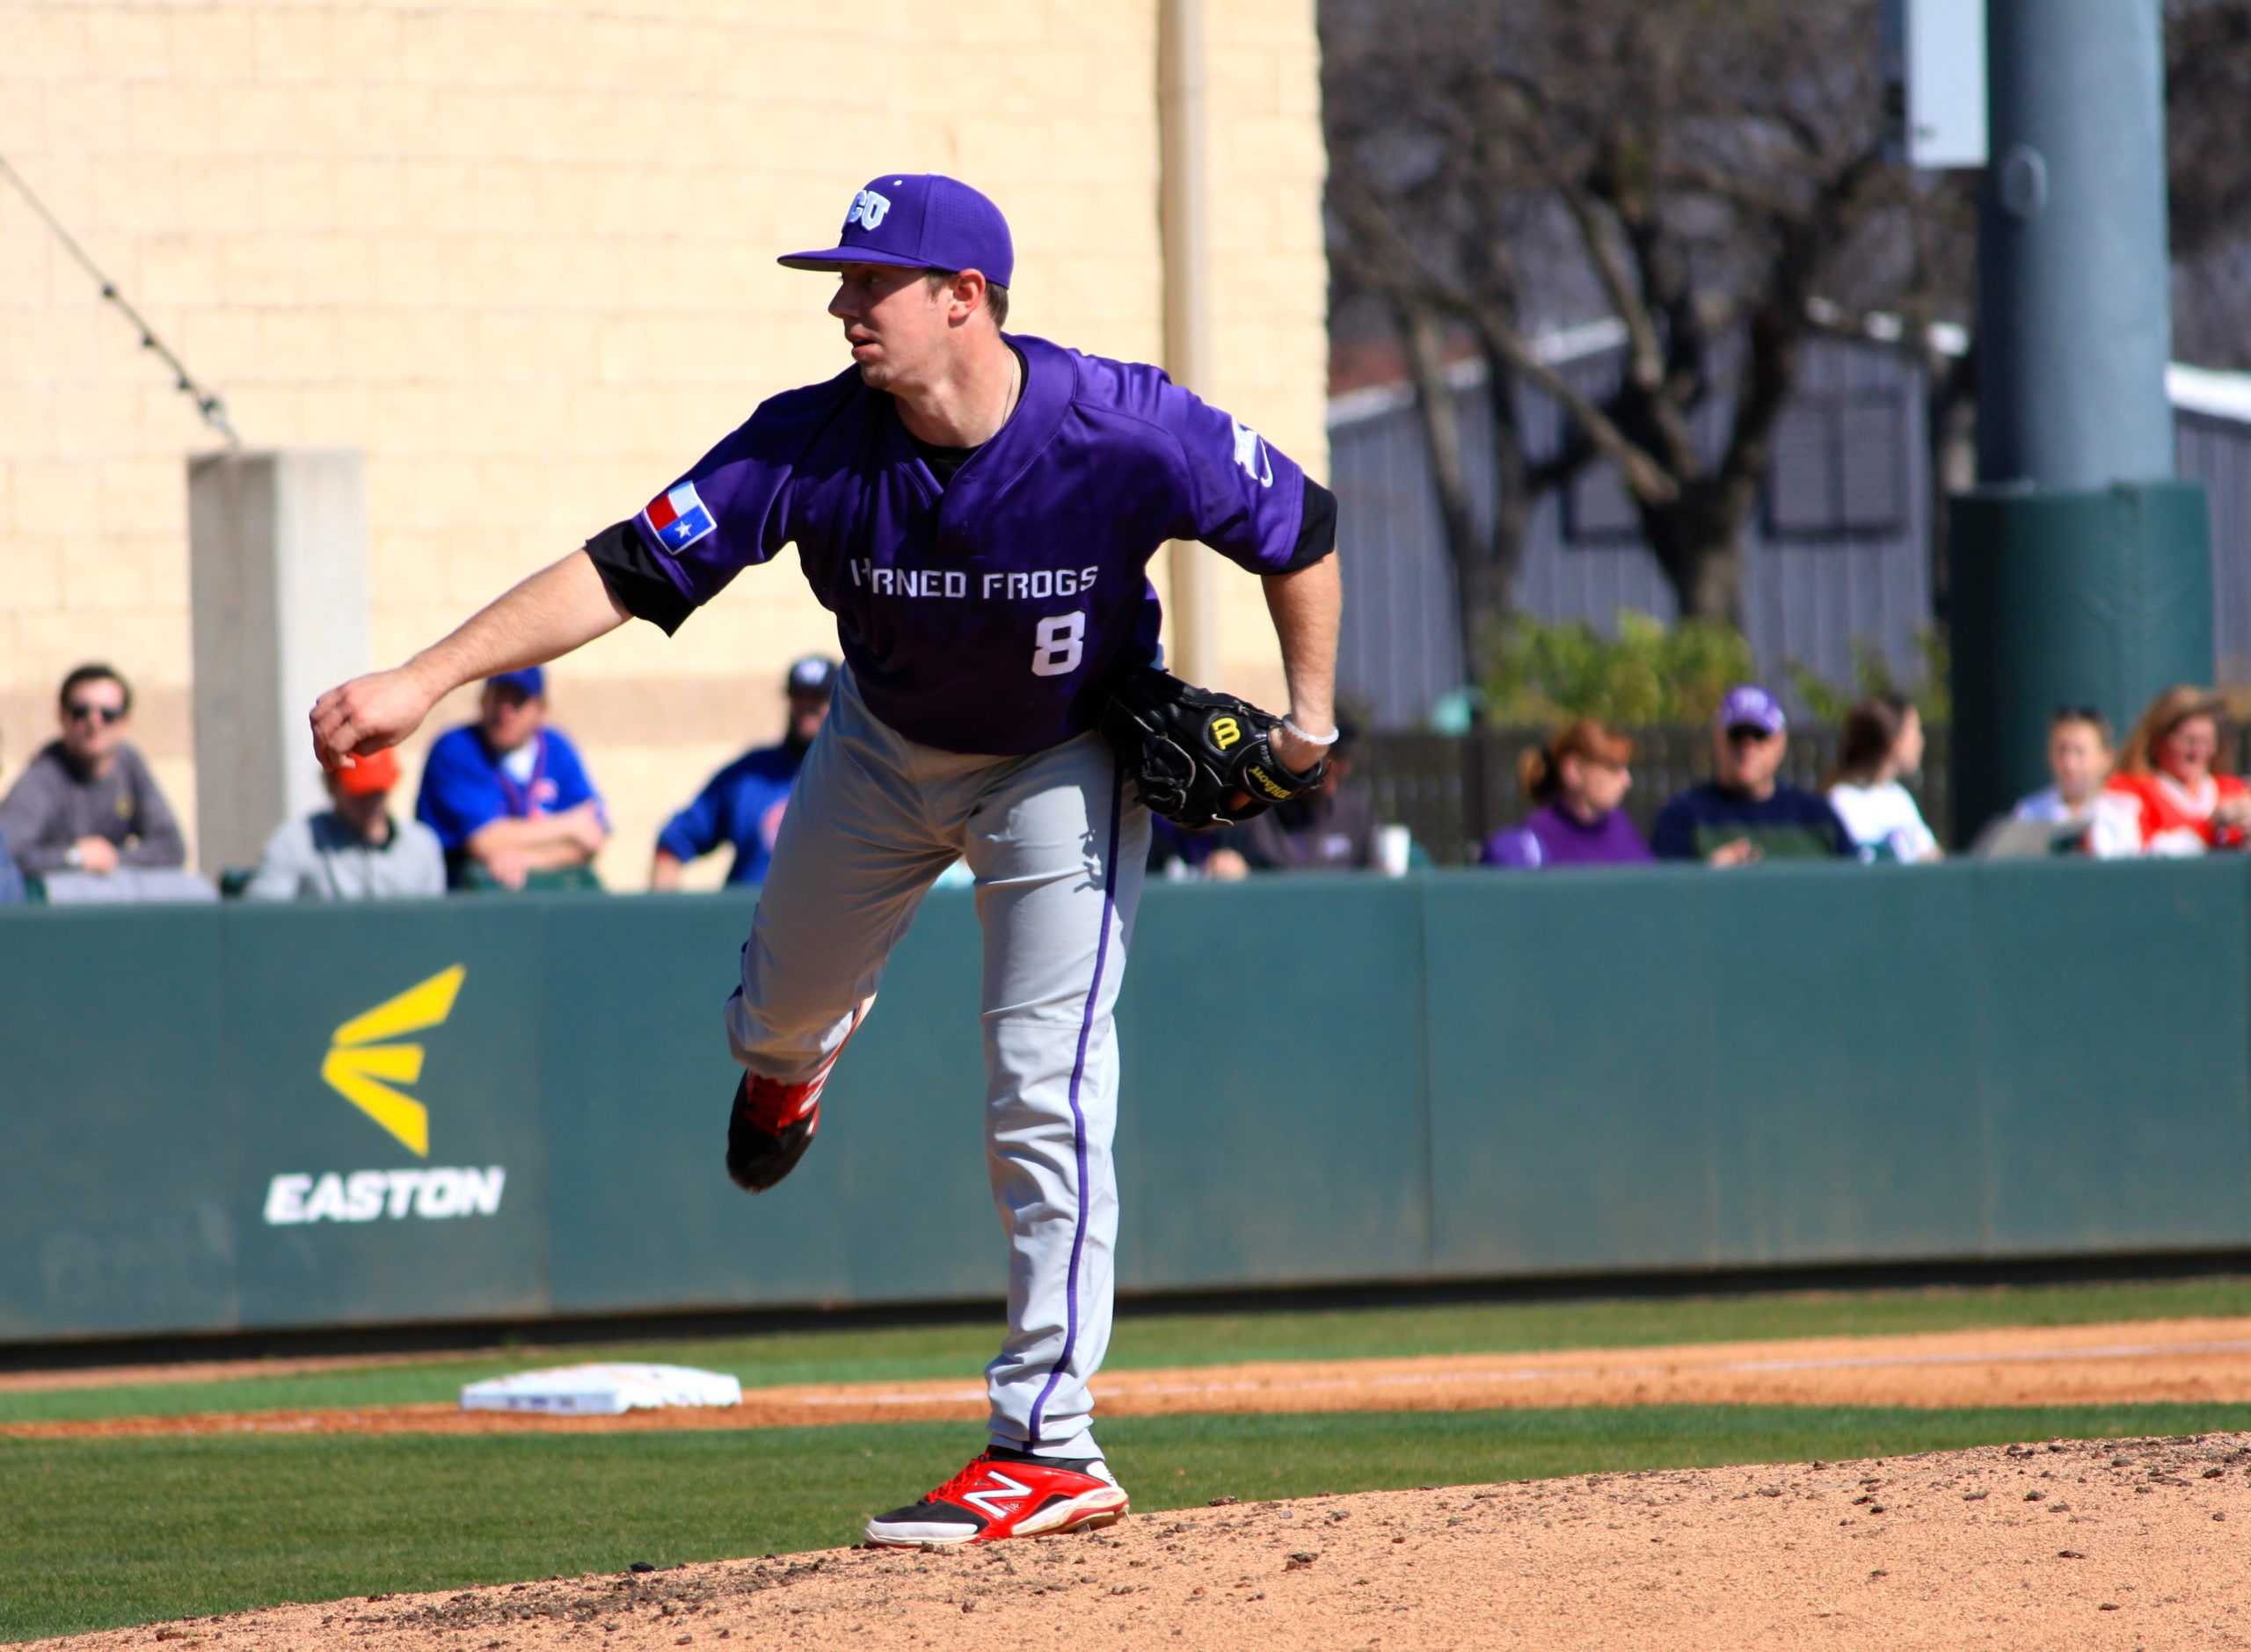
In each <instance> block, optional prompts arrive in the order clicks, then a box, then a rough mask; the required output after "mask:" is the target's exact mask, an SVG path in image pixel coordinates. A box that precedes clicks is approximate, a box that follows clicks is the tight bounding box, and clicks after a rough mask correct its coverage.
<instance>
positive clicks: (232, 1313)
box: [0, 859, 2251, 1343]
mask: <svg viewBox="0 0 2251 1652" xmlns="http://www.w3.org/2000/svg"><path fill="white" fill-rule="evenodd" d="M750 911H751V902H750V900H749V899H747V898H741V897H732V896H674V897H647V898H628V897H600V896H555V897H549V898H524V899H483V900H460V901H451V902H441V903H427V904H424V903H398V904H392V905H386V906H359V907H353V908H324V907H318V906H298V907H279V908H277V907H266V906H243V905H230V906H222V907H182V908H142V909H137V910H136V909H132V908H125V907H112V908H91V909H88V908H80V909H65V908H54V909H30V910H25V911H19V912H14V913H9V914H8V915H7V916H6V917H5V918H4V919H0V1126H4V1146H0V1255H6V1256H7V1257H8V1258H9V1261H10V1265H9V1266H8V1267H7V1268H6V1269H5V1270H0V1342H18V1343H21V1342H37V1341H48V1340H55V1339H66V1338H79V1337H91V1336H105V1335H146V1334H152V1333H165V1332H187V1331H224V1330H230V1329H236V1328H274V1327H298V1326H337V1325H377V1324H389V1323H401V1322H408V1321H448V1320H467V1319H478V1320H484V1319H495V1318H519V1317H521V1318H535V1317H538V1316H542V1315H547V1314H608V1313H637V1312H646V1311H656V1310H667V1309H696V1308H710V1307H748V1306H789V1305H805V1304H818V1303H845V1302H905V1301H917V1300H935V1299H962V1298H976V1297H991V1296H994V1295H997V1293H998V1290H999V1286H1000V1284H1001V1281H1002V1247H1001V1240H1000V1234H999V1230H998V1226H997V1224H996V1222H995V1219H994V1215H993V1212H992V1209H991V1207H990V1204H989V1203H988V1202H987V1193H986V1183H985V1175H984V1167H983V1159H982V1146H981V1139H980V1128H979V1112H980V1103H981V1099H982V1088H983V1087H982V1079H981V1069H980V1047H979V1035H978V1023H977V1001H976V993H977V981H978V968H977V962H976V960H977V957H978V938H977V932H976V923H975V916H974V912H973V906H972V902H971V899H970V898H969V897H968V896H966V895H965V894H961V893H955V892H951V891H946V892H941V893H938V894H936V895H934V896H933V897H932V898H931V899H930V900H929V903H928V905H927V906H925V908H924V910H923V912H922V915H921V917H920V918H919V919H918V920H917V921H916V923H915V926H914V930H913V932H912V934H911V935H909V936H908V938H907V941H906V942H905V943H904V945H903V946H902V947H901V948H900V951H899V954H898V956H897V957H896V958H895V959H894V960H893V963H892V968H891V972H890V974H889V975H888V977H887V978H886V979H885V984H884V988H883V993H882V997H881V1001H880V1002H879V1004H878V1008H877V1011H876V1014H875V1015H874V1016H873V1017H872V1018H871V1021H870V1022H869V1024H868V1027H867V1028H866V1030H864V1031H863V1033H862V1034H861V1036H860V1037H859V1038H858V1039H857V1040H856V1042H855V1043H854V1044H853V1046H852V1051H851V1053H850V1055H849V1057H848V1058H847V1059H845V1061H844V1062H843V1063H842V1065H841V1066H840V1067H839V1069H838V1072H837V1075H836V1077H835V1079H834V1082H833V1083H832V1086H831V1088H830V1091H829V1096H828V1099H827V1103H825V1110H824V1116H823V1126H822V1132H821V1138H820V1143H819V1145H818V1146H816V1147H815V1148H814V1150H813V1152H812V1153H811V1154H810V1155H809V1156H808V1157H807V1158H806V1160H805V1163H804V1164H803V1165H802V1166H800V1167H799V1168H798V1171H797V1173H796V1174H795V1175H793V1176H792V1177H791V1178H790V1181H789V1183H787V1184H786V1185H785V1186H784V1187H783V1188H782V1189H780V1190H777V1191H776V1192H775V1193H772V1194H769V1195H767V1196H765V1197H761V1198H757V1199H752V1198H749V1197H745V1196H743V1195H742V1194H740V1193H739V1192H737V1191H736V1190H734V1188H733V1187H732V1185H730V1184H729V1183H728V1182H727V1180H726V1177H725V1172H724V1170H723V1168H722V1167H721V1161H720V1149H721V1144H722V1139H723V1137H724V1133H725V1114H726V1106H727V1101H728V1097H729V1095H730V1094H731V1092H732V1085H733V1068H732V1066H731V1065H730V1063H729V1059H728V1056H727V1052H726V1048H725V1040H724V1037H722V1034H721V1031H720V1022H719V1015H720V1008H721V1005H722V1002H723V1001H724V1000H725V995H726V993H727V992H728V991H729V989H730V988H731V986H732V981H733V976H734V969H735V964H736V958H737V953H738V950H739V946H740V944H741V941H742V936H743V935H744V933H745V929H746V927H747V922H748V919H749V915H750ZM2247 935H2251V867H2247V865H2246V863H2245V862H2241V861H2240V860H2235V859H2215V860H2211V861H2208V862H2186V863H2175V864H2162V863H2142V864H2113V865H2090V864H2084V863H2078V864H2070V863H2061V862H2057V863H2048V862H2036V863H2022V862H2021V863H2015V864H1992V865H1971V864H1957V865H1948V866H1943V867H1936V868H1869V869H1859V868H1838V867H1786V866H1776V867H1771V868H1767V867H1761V868H1757V869H1751V870H1746V871H1743V872H1737V873H1730V874H1716V873H1709V872H1706V871H1702V870H1694V869H1685V870H1684V869H1664V870H1645V871H1634V872H1615V873H1611V872H1585V873H1579V874H1551V875H1548V876H1545V877H1503V876H1497V875H1492V874H1480V873H1475V872H1459V873H1432V874H1429V875H1424V876H1418V877H1410V878H1405V879H1400V880H1396V881H1387V880H1380V879H1373V878H1369V879H1355V880H1351V881H1345V880H1336V881H1329V880H1322V879H1317V878H1307V879H1303V880H1299V881H1266V882H1255V883H1251V884H1239V885H1233V886H1213V887H1199V886H1183V885H1169V884H1161V885H1157V886H1155V887H1153V888H1152V889H1151V890H1150V891H1149V893H1148V896H1147V899H1146V900H1145V902H1144V904H1143V907H1142V911H1141V918H1140V929H1139V932H1138V935H1137V936H1136V943H1135V949H1134V953H1133V968H1132V970H1131V972H1130V973H1129V975H1128V978H1127V981H1126V990H1125V996H1124V1000H1123V1002H1122V1004H1121V1007H1120V1009H1119V1020H1120V1024H1121V1028H1122V1034H1123V1041H1124V1060H1125V1071H1126V1094H1125V1101H1124V1106H1123V1109H1122V1115H1121V1120H1120V1125H1119V1131H1118V1159H1119V1162H1120V1175H1121V1181H1122V1186H1123V1197H1124V1201H1125V1204H1124V1212H1123V1226H1122V1234H1121V1240H1120V1256H1119V1277H1120V1279H1121V1282H1122V1283H1123V1284H1126V1286H1127V1287H1129V1288H1133V1289H1140V1290H1173V1289H1197V1288H1210V1287H1237V1286H1250V1287H1256V1286H1262V1285H1283V1284H1317V1283H1338V1282H1356V1281H1359V1282H1365V1281H1384V1280H1399V1281H1424V1280H1437V1279H1447V1278H1473V1277H1495V1276H1531V1275H1548V1276H1559V1275H1570V1274H1588V1275H1596V1274H1605V1273H1619V1272H1642V1271H1649V1270H1707V1269H1717V1268H1728V1269H1740V1268H1760V1267H1784V1266H1796V1265H1810V1264H1824V1263H1858V1262H1884V1261H1893V1262H1901V1261H1935V1260H1957V1259H1958V1260H1971V1259H1997V1258H2007V1257H2019V1256H2073V1255H2103V1254H2124V1253H2143V1252H2159V1251H2194V1250H2199V1249H2233V1248H2243V1247H2247V1246H2251V957H2247V953H2251V948H2247Z"/></svg>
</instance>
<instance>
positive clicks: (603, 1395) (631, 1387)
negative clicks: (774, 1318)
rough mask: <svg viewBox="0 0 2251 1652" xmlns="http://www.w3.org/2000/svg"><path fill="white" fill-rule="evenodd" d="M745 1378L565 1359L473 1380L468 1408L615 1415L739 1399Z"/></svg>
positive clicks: (464, 1394) (464, 1399) (466, 1395)
mask: <svg viewBox="0 0 2251 1652" xmlns="http://www.w3.org/2000/svg"><path fill="white" fill-rule="evenodd" d="M741 1403H742V1384H741V1382H740V1381H739V1380H738V1379H735V1378H733V1377H727V1376H722V1375H721V1374H720V1373H719V1372H716V1371H697V1370H696V1369H694V1368H693V1367H691V1366H688V1365H561V1366H557V1367H556V1368H555V1369H553V1370H550V1371H521V1372H516V1373H515V1374H514V1376H510V1377H493V1378H490V1379H487V1380H485V1381H484V1382H472V1383H470V1385H469V1386H467V1387H466V1388H463V1390H462V1391H461V1408H462V1409H463V1410H464V1411H536V1412H543V1413H545V1414H547V1415H551V1416H616V1415H619V1414H621V1413H623V1412H626V1411H641V1410H652V1409H654V1408H657V1407H659V1406H672V1405H697V1406H702V1405H740V1404H741Z"/></svg>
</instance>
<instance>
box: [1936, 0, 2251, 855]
mask: <svg viewBox="0 0 2251 1652" xmlns="http://www.w3.org/2000/svg"><path fill="white" fill-rule="evenodd" d="M2162 27H2163V22H2162V18H2161V16H2160V7H2159V5H2158V4H2157V0H1986V66H1987V76H1988V80H1987V85H1988V93H1989V120H1990V128H1991V142H1992V159H1991V161H1990V163H1989V164H1988V165H1987V168H1986V171H1985V180H1984V183H1983V186H1982V189H1981V192H1980V196H1979V203H1978V345H1977V347H1978V482H1979V486H1978V488H1977V489H1976V490H1975V491H1973V492H1971V493H1968V494H1963V495H1961V496H1959V497H1957V498H1956V499H1955V500H1954V502H1953V506H1952V511H1951V517H1950V522H1951V530H1950V531H1951V534H1952V540H1951V544H1952V546H1953V557H1954V617H1953V638H1952V642H1953V657H1954V666H1953V687H1954V760H1953V781H1954V787H1953V790H1954V798H1955V805H1956V813H1955V826H1956V832H1957V833H1958V834H1959V835H1960V836H1962V837H1963V838H1968V837H1969V836H1971V834H1973V833H1975V832H1976V831H1977V829H1978V827H1979V826H1981V825H1982V824H1983V823H1984V822H1985V820H1986V819H1990V818H1991V817H1992V816H1993V815H1994V814H1997V813H1999V812H2000V811H2002V810H2004V809H2005V808H2007V805H2008V804H2009V803H2010V802H2011V800H2012V799H2014V798H2015V797H2019V796H2021V795H2022V794H2023V793H2024V792H2027V791H2029V790H2034V789H2036V787H2038V786H2040V785H2042V784H2044V783H2045V782H2046V777H2047V775H2046V764H2045V751H2046V730H2047V724H2048V720H2049V718H2050V717H2051V715H2052V713H2053V711H2054V710H2055V709H2056V708H2057V707H2058V706H2062V705H2092V706H2095V707H2098V708H2100V709H2101V710H2102V711H2104V712H2105V713H2106V714H2107V715H2108V716H2109V717H2110V719H2111V721H2112V723H2113V724H2114V725H2116V726H2120V727H2123V726H2124V724H2126V723H2127V722H2129V721H2130V720H2131V718H2132V717H2135V716H2136V715H2138V712H2139V711H2140V709H2141V707H2142V705H2143V704H2144V703H2145V702H2147V701H2148V700H2149V699H2150V698H2151V697H2152V696H2153V695H2155V694H2156V693H2157V692H2158V691H2159V690H2160V689H2161V688H2165V687H2166V686H2167V684H2169V683H2173V682H2181V681H2196V682H2201V681H2209V680H2211V673H2212V614H2211V607H2212V593H2211V529H2210V524H2209V519H2208V516H2207V513H2206V511H2205V505H2204V492H2203V490H2202V489H2201V488H2199V487H2196V486H2195V485H2193V484H2182V483H2179V482H2175V481H2174V480H2173V479H2172V477H2173V412H2172V407H2171V404H2170V403H2169V401H2168V399H2167V395H2166V388H2165V369H2166V361H2167V355H2168V354H2169V353H2170V349H2171V344H2172V309H2171V302H2170V277H2171V258H2170V256H2169V252H2168V249H2167V233H2166V204H2165V192H2166V171H2165V87H2164V62H2165V58H2164V51H2163V36H2162Z"/></svg>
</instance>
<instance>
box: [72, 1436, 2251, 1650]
mask: <svg viewBox="0 0 2251 1652" xmlns="http://www.w3.org/2000/svg"><path fill="white" fill-rule="evenodd" d="M630 1558H631V1557H630V1556H623V1555H622V1556H620V1565H621V1568H623V1566H624V1565H625V1564H626V1563H627V1562H628V1561H630ZM157 1641H164V1643H165V1644H166V1645H168V1646H170V1645H177V1646H182V1647H186V1646H191V1645H201V1646H207V1647H209V1648H213V1649H214V1652H295V1649H296V1648H306V1647H336V1646H341V1647H354V1648H368V1649H369V1652H394V1649H395V1648H434V1647H446V1648H487V1649H488V1652H490V1649H492V1648H499V1649H501V1652H517V1649H518V1648H550V1647H551V1648H587V1647H595V1646H599V1647H605V1648H659V1647H682V1646H693V1647H700V1648H714V1647H732V1646H744V1645H748V1646H784V1645H786V1646H790V1647H792V1648H797V1647H836V1648H845V1647H850V1648H859V1647H867V1646H910V1645H921V1646H928V1647H934V1648H942V1647H970V1646H994V1645H1029V1646H1035V1647H1038V1646H1059V1647H1068V1648H1073V1652H1078V1648H1096V1647H1102V1648H1108V1647H1118V1648H1146V1647H1151V1646H1187V1647H1198V1648H1204V1647H1214V1648H1233V1647H1243V1648H1248V1647H1262V1648H1263V1647H1322V1648H1330V1647H1375V1646H1380V1647H1382V1648H1425V1647H1527V1648H1531V1647H1537V1648H1572V1647H1585V1648H1597V1647H1599V1648H1614V1647H1621V1646H1730V1647H1798V1646H1834V1647H1839V1648H1848V1647H1869V1646H1876V1645H1883V1646H1885V1647H1959V1646H1965V1645H1994V1646H2010V1647H2015V1646H2039V1647H2042V1648H2076V1647H2121V1648H2124V1647H2148V1648H2158V1647H2180V1648H2192V1647H2193V1648H2213V1647H2244V1646H2251V1435H2206V1436H2202V1437H2189V1438H2185V1439H2174V1440H2114V1441H2105V1442H2094V1443H2087V1442H2072V1443H2065V1442H2056V1443H2051V1444H2043V1445H2029V1446H2024V1445H2011V1446H2007V1447H1999V1446H1996V1447H1992V1448H1987V1449H1984V1450H1978V1451H1971V1452H1942V1453H1928V1454H1925V1455H1920V1456H1914V1457H1904V1458H1892V1459H1878V1460H1876V1461H1873V1462H1861V1463H1814V1464H1810V1465H1799V1464H1793V1465H1787V1466H1779V1467H1759V1468H1724V1469H1711V1470H1705V1471H1701V1472H1695V1473H1678V1472H1676V1473H1663V1474H1606V1475H1599V1476H1592V1477H1588V1478H1584V1479H1577V1480H1568V1481H1527V1482H1524V1483H1520V1484H1515V1485H1506V1486H1497V1487H1487V1488H1472V1487H1453V1488H1444V1489H1433V1490H1427V1491H1419V1492H1376V1493H1369V1494H1365V1495H1362V1496H1350V1497H1334V1498H1310V1499H1307V1500H1304V1501H1300V1502H1297V1503H1246V1504H1241V1505H1234V1506H1223V1507H1214V1508H1204V1509H1197V1510H1186V1511H1181V1512H1176V1513H1170V1514H1155V1515H1149V1514H1144V1515H1137V1516H1134V1517H1132V1518H1131V1519H1129V1520H1127V1521H1126V1522H1125V1523H1124V1524H1122V1525H1118V1526H1116V1527H1113V1528H1112V1529H1111V1530H1110V1531H1109V1532H1100V1533H1094V1534H1089V1535H1086V1536H1081V1537H1070V1538H1051V1539H1032V1540H1029V1541H1021V1542H1014V1543H1002V1544H995V1545H994V1546H991V1547H989V1548H973V1549H968V1550H963V1551H956V1552H951V1553H927V1554H925V1553H911V1554H902V1553H898V1552H881V1551H871V1550H834V1551H831V1552H829V1553H827V1554H803V1555H795V1556H790V1557H787V1558H783V1559H777V1560H767V1561H732V1562H726V1563H723V1564H716V1565H708V1566H688V1567H681V1568H674V1569H673V1570H670V1571H664V1572H654V1573H648V1574H638V1575H637V1574H633V1573H630V1572H629V1571H623V1570H621V1572H620V1574H619V1575H617V1576H592V1577H580V1578H574V1579H571V1580H567V1581H557V1582H551V1583H520V1584H514V1585H504V1586H501V1587H498V1588H493V1589H481V1590H469V1591H466V1592H463V1593H460V1594H454V1595H425V1596H411V1597H410V1596H400V1597H377V1598H375V1599H373V1600H353V1601H346V1602H340V1603H338V1604H336V1605H326V1606H292V1607H286V1608H281V1609H278V1610H275V1611H272V1612H256V1613H251V1614H246V1615H244V1616H241V1617H236V1618H228V1619H198V1620H196V1621H193V1622H191V1623H186V1624H180V1625H168V1626H162V1627H158V1626H144V1627H140V1628H136V1629H131V1630H122V1631H117V1632H114V1633H111V1634H100V1635H90V1636H84V1637H81V1638H79V1639H77V1640H75V1641H67V1642H52V1643H49V1644H52V1645H67V1646H70V1647H74V1648H126V1647H134V1648H145V1647H149V1646H152V1645H154V1644H155V1643H157Z"/></svg>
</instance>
